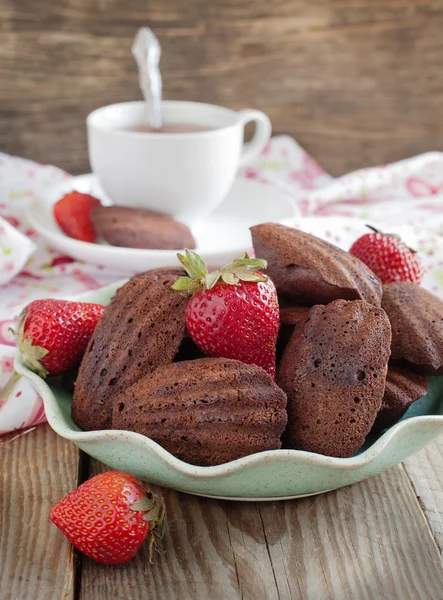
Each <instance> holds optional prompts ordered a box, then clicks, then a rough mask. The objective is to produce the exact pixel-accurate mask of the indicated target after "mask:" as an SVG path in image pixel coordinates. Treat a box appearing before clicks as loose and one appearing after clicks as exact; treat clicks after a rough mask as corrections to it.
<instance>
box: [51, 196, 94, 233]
mask: <svg viewBox="0 0 443 600" xmlns="http://www.w3.org/2000/svg"><path fill="white" fill-rule="evenodd" d="M100 205H101V202H100V200H98V199H97V198H94V196H91V195H90V194H83V193H82V192H76V191H74V192H70V193H69V194H66V196H63V198H61V199H60V200H59V201H58V202H57V203H56V204H55V206H54V217H55V220H56V221H57V223H58V224H59V226H60V228H61V229H62V230H63V231H64V232H65V233H66V234H67V235H69V237H72V238H75V239H76V240H81V241H82V242H95V241H96V239H97V234H96V232H95V229H94V225H93V223H92V220H91V210H92V209H93V208H94V206H100Z"/></svg>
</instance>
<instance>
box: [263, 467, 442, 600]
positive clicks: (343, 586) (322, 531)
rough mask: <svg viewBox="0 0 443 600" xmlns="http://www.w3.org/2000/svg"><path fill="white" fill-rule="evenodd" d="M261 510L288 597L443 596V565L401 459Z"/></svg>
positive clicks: (277, 572)
mask: <svg viewBox="0 0 443 600" xmlns="http://www.w3.org/2000/svg"><path fill="white" fill-rule="evenodd" d="M260 512H261V515H262V518H263V526H264V530H265V532H266V539H267V543H268V548H269V553H270V556H271V560H272V564H273V567H274V572H275V579H276V581H277V583H278V586H279V594H280V595H279V598H281V599H291V600H292V599H295V598H303V599H305V598H308V599H309V600H310V599H312V600H315V599H318V598H321V599H322V600H323V599H329V598H331V599H334V600H335V599H337V600H348V599H349V600H360V599H361V600H363V599H364V600H378V599H380V598H383V599H384V600H398V599H401V600H404V599H411V600H415V599H416V598H422V599H423V598H426V599H429V600H431V599H433V598H439V597H441V590H442V583H443V565H442V562H441V560H440V556H439V553H438V550H437V547H436V545H435V542H434V540H433V538H432V535H431V533H430V531H429V528H428V527H427V524H426V520H425V518H424V515H423V513H422V511H421V509H420V507H419V504H418V503H417V501H416V498H415V495H414V492H413V490H412V488H411V485H410V483H409V481H408V478H407V477H406V476H405V473H404V471H403V469H402V467H401V466H398V467H394V468H393V469H391V470H389V471H387V472H386V473H383V474H381V475H379V476H377V477H374V478H372V479H370V480H368V481H365V482H362V483H360V484H357V485H354V486H351V487H347V488H344V489H341V490H338V491H336V492H332V493H329V494H325V495H323V496H319V497H316V498H307V499H305V500H302V501H298V502H297V501H295V502H286V503H275V504H263V505H261V506H260Z"/></svg>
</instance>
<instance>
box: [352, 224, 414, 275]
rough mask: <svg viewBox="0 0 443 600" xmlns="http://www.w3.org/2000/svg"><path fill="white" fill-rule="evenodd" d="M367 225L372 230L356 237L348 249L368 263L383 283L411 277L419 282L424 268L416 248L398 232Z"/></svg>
mask: <svg viewBox="0 0 443 600" xmlns="http://www.w3.org/2000/svg"><path fill="white" fill-rule="evenodd" d="M367 227H368V228H369V229H372V231H373V233H366V234H365V235H363V236H362V237H361V238H359V239H358V240H357V241H355V242H354V243H353V244H352V246H351V248H350V249H349V253H350V254H352V255H353V256H355V257H356V258H359V259H360V260H361V261H362V262H364V263H365V264H366V265H368V267H369V268H370V269H371V270H372V271H373V272H374V273H375V274H376V275H377V277H378V278H379V279H380V281H381V282H382V283H394V282H395V281H412V283H417V284H420V283H421V280H422V279H423V275H424V270H423V265H422V264H421V262H420V259H419V258H418V256H417V255H416V253H415V252H414V250H411V249H410V248H408V247H407V246H406V244H404V243H403V242H402V241H401V239H400V238H399V236H398V235H395V234H389V233H386V234H385V233H381V232H380V231H378V229H375V227H371V226H370V225H367Z"/></svg>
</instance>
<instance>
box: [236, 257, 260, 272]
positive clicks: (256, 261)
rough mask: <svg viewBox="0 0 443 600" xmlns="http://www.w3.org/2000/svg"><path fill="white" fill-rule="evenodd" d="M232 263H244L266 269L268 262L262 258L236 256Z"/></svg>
mask: <svg viewBox="0 0 443 600" xmlns="http://www.w3.org/2000/svg"><path fill="white" fill-rule="evenodd" d="M233 265H234V267H237V266H242V265H246V266H248V267H253V268H254V269H266V267H267V266H268V263H267V262H266V261H265V260H264V259H263V258H236V259H235V260H234V262H233Z"/></svg>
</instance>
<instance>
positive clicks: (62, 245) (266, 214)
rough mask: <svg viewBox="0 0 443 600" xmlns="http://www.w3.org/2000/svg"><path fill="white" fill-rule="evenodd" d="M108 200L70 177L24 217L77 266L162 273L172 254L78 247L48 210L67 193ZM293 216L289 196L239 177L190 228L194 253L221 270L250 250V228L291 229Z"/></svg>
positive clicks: (93, 185) (95, 186)
mask: <svg viewBox="0 0 443 600" xmlns="http://www.w3.org/2000/svg"><path fill="white" fill-rule="evenodd" d="M72 190H78V191H80V192H86V193H90V194H92V195H94V196H96V197H98V198H99V199H100V200H102V202H103V203H104V204H111V202H110V200H109V198H107V197H106V195H105V193H104V192H103V190H102V189H101V187H100V184H99V183H98V181H97V179H96V177H95V176H94V175H92V174H89V175H80V176H78V177H72V178H71V179H68V180H67V181H64V182H62V183H59V184H57V185H55V186H52V187H51V188H49V189H48V191H47V193H46V194H45V196H44V197H41V198H39V199H38V200H36V201H35V202H34V203H33V204H32V206H31V208H30V210H29V213H28V218H29V222H30V225H31V227H33V228H34V229H35V230H36V231H37V232H38V233H39V234H40V235H41V236H42V237H44V238H45V239H46V240H47V241H48V242H49V243H50V244H51V245H52V246H53V247H54V248H57V250H60V251H61V252H63V253H64V254H68V255H69V256H72V257H73V258H76V259H78V260H84V261H87V262H90V263H95V264H99V265H104V266H108V267H111V268H112V269H113V270H116V271H122V272H128V271H142V270H146V269H152V268H156V267H165V266H169V265H171V264H175V263H176V262H177V252H176V251H175V250H140V249H134V248H120V247H118V246H109V245H106V244H90V243H88V242H80V241H78V240H75V239H73V238H70V237H68V236H67V235H65V234H64V233H63V232H62V231H61V229H60V228H59V227H58V225H57V223H56V222H55V219H54V217H53V205H54V204H55V202H57V200H59V199H60V198H61V197H62V196H63V195H64V194H66V193H67V192H69V191H72ZM297 216H298V213H297V209H296V208H295V205H294V203H293V202H292V200H291V198H290V196H289V195H287V194H285V193H284V192H282V191H281V190H279V189H278V188H275V187H273V186H270V185H266V184H263V183H258V182H256V181H252V180H249V179H244V178H241V177H238V178H237V179H236V180H235V182H234V185H233V187H232V189H231V191H230V192H229V194H228V196H227V198H226V200H224V202H223V203H222V204H221V205H220V206H219V207H218V208H217V209H216V211H215V212H213V213H212V214H211V215H210V216H209V217H207V218H206V219H205V221H204V222H202V223H200V224H199V225H198V226H197V227H195V228H193V231H192V232H193V234H194V237H195V239H196V243H197V249H196V251H197V252H198V253H199V254H200V255H201V256H203V258H204V259H205V260H206V262H207V263H208V264H209V265H211V266H218V265H222V264H225V263H227V262H229V261H230V260H232V259H233V258H236V257H238V256H240V255H241V254H242V253H243V252H245V251H247V250H248V249H250V248H251V246H252V244H251V237H250V234H249V227H251V226H252V225H257V224H258V223H264V222H266V221H273V222H274V223H284V224H286V225H291V224H292V223H293V222H294V221H295V219H296V217H297Z"/></svg>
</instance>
